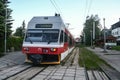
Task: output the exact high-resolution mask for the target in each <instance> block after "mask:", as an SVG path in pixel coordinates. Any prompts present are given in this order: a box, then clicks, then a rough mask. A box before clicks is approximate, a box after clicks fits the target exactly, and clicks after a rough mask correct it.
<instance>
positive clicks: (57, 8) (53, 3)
mask: <svg viewBox="0 0 120 80" xmlns="http://www.w3.org/2000/svg"><path fill="white" fill-rule="evenodd" d="M50 2H51V4H52V5H53V7H54V8H55V10H56V11H57V13H59V14H62V12H61V9H60V8H59V6H58V5H57V3H56V2H55V1H54V0H50Z"/></svg>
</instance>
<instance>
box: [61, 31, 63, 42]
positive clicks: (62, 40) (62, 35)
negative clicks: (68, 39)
mask: <svg viewBox="0 0 120 80" xmlns="http://www.w3.org/2000/svg"><path fill="white" fill-rule="evenodd" d="M60 42H63V31H61V34H60Z"/></svg>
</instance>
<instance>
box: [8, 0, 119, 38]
mask: <svg viewBox="0 0 120 80" xmlns="http://www.w3.org/2000/svg"><path fill="white" fill-rule="evenodd" d="M9 1H10V2H11V3H10V4H9V7H10V8H11V9H12V10H13V12H12V14H11V16H12V18H13V19H14V21H13V25H12V26H13V27H12V30H13V31H15V30H16V28H17V27H20V26H21V25H22V22H23V21H24V20H25V23H26V27H27V24H28V22H29V21H30V19H31V18H32V17H34V16H54V14H55V13H60V14H61V17H62V19H63V21H64V22H65V24H66V23H69V24H70V25H69V27H68V29H69V30H70V32H71V33H72V34H73V36H74V37H79V36H80V34H81V32H82V30H83V27H84V25H83V24H84V23H85V19H86V16H91V15H96V14H97V15H98V17H99V18H100V23H101V25H103V18H105V26H106V27H107V28H108V29H109V28H110V27H111V25H112V24H114V23H116V22H118V21H119V18H120V10H119V9H120V0H9ZM51 1H52V2H53V3H54V2H55V3H54V5H56V8H57V9H56V8H55V7H54V5H53V4H52V2H51Z"/></svg>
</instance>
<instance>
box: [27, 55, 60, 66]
mask: <svg viewBox="0 0 120 80" xmlns="http://www.w3.org/2000/svg"><path fill="white" fill-rule="evenodd" d="M60 61H61V55H60V54H58V55H47V54H46V55H34V56H33V54H32V55H30V54H29V55H26V60H25V62H28V63H33V64H60Z"/></svg>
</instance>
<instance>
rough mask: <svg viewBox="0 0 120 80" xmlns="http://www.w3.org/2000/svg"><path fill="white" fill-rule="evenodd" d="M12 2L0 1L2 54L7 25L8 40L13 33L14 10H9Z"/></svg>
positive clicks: (0, 43) (0, 50)
mask: <svg viewBox="0 0 120 80" xmlns="http://www.w3.org/2000/svg"><path fill="white" fill-rule="evenodd" d="M9 3H10V2H9V1H8V0H0V46H1V48H0V52H3V51H4V36H5V23H6V32H7V33H6V34H7V38H8V37H9V35H11V33H12V30H11V28H12V21H13V20H12V17H11V12H12V10H11V9H10V8H9V5H8V4H9Z"/></svg>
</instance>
